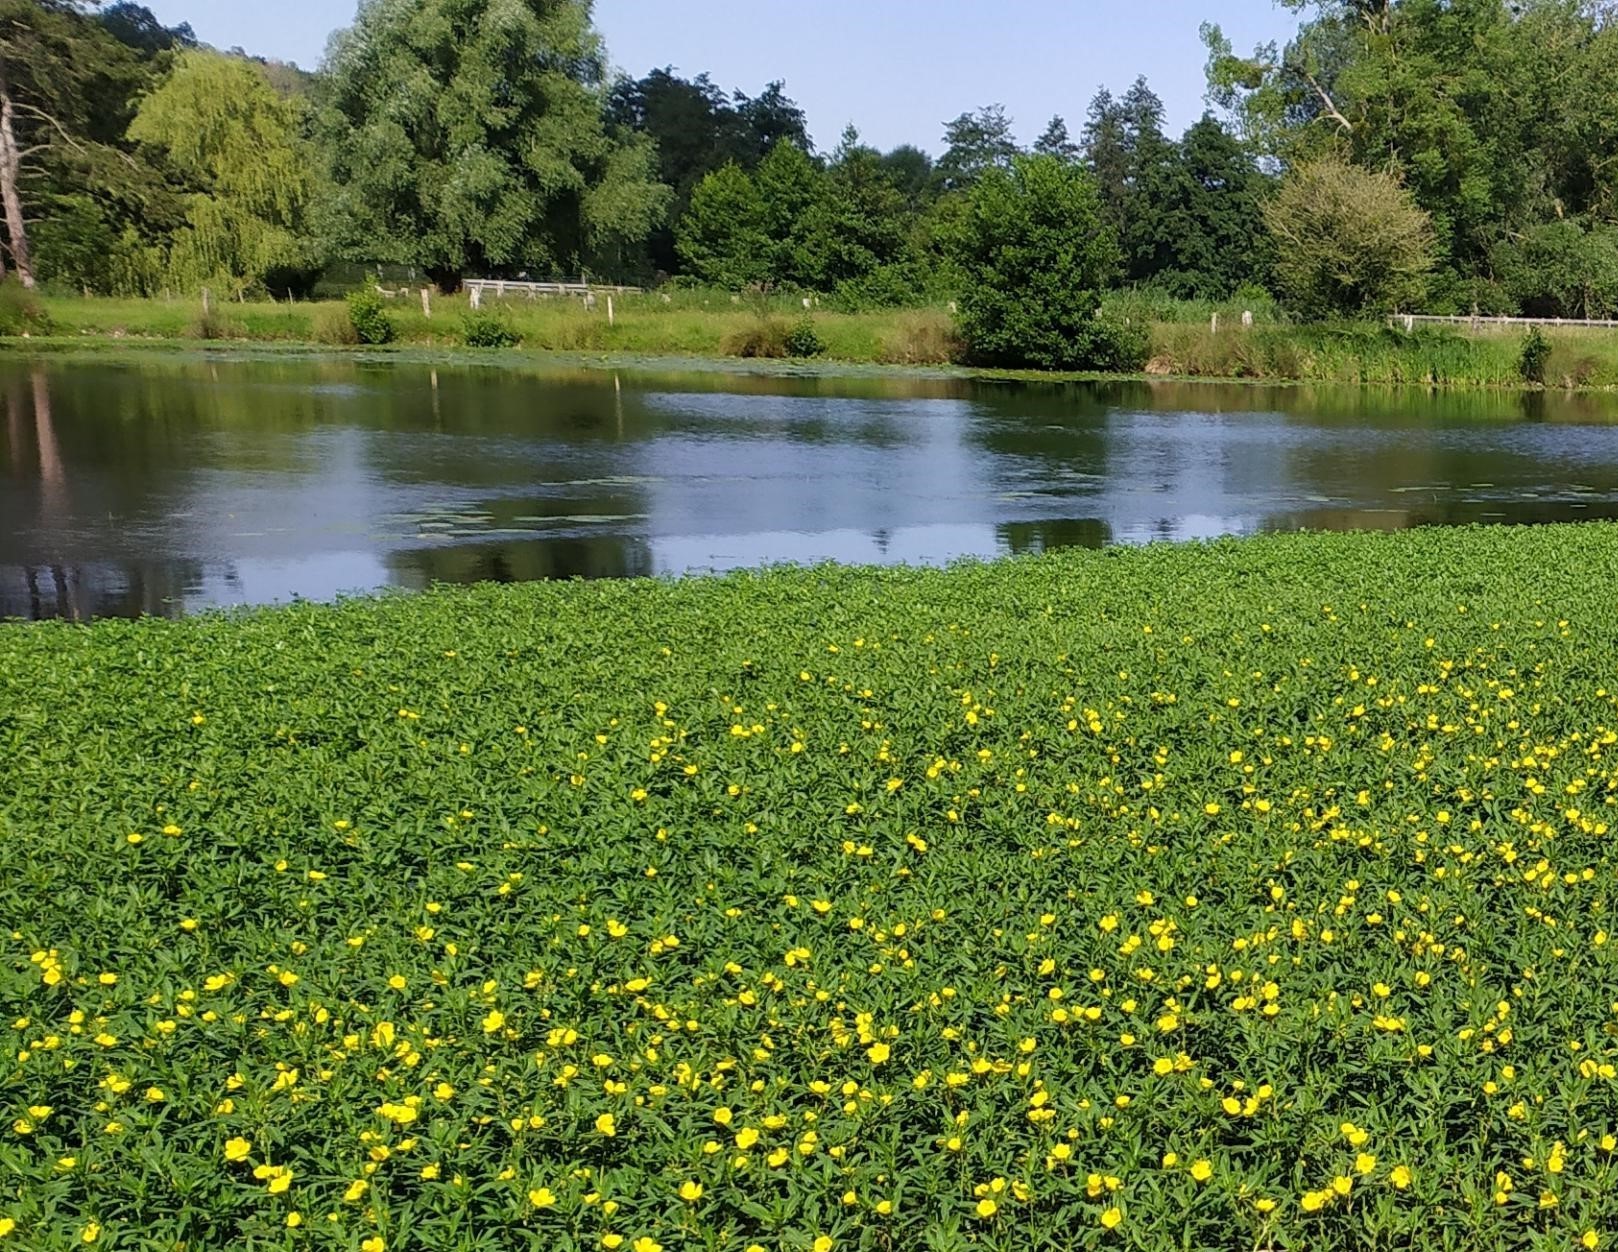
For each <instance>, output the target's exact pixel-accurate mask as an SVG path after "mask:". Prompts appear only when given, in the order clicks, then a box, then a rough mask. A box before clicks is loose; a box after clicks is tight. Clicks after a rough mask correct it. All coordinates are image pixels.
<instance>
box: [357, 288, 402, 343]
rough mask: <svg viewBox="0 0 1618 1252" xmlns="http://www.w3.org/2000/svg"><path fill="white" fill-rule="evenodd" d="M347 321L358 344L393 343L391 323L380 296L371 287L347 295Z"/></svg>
mask: <svg viewBox="0 0 1618 1252" xmlns="http://www.w3.org/2000/svg"><path fill="white" fill-rule="evenodd" d="M348 320H349V323H350V325H352V326H353V328H354V338H355V339H356V340H357V341H358V342H360V343H372V344H376V343H392V342H393V323H392V322H391V321H389V320H388V315H387V312H386V309H385V306H384V305H383V303H382V297H381V295H380V294H378V293H377V292H376V291H375V290H374V289H373V288H371V287H362V288H361V289H360V290H358V291H354V292H350V293H349V296H348Z"/></svg>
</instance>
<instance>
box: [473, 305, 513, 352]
mask: <svg viewBox="0 0 1618 1252" xmlns="http://www.w3.org/2000/svg"><path fill="white" fill-rule="evenodd" d="M461 341H462V342H463V343H465V344H466V346H467V347H469V348H515V347H516V346H517V345H518V344H520V343H521V342H522V336H521V335H519V334H518V333H517V331H516V328H515V327H513V326H512V324H511V320H510V319H509V318H507V317H505V316H504V315H503V314H500V313H497V312H495V311H493V310H492V309H481V310H475V311H472V312H469V313H467V314H466V316H465V317H463V318H462V319H461Z"/></svg>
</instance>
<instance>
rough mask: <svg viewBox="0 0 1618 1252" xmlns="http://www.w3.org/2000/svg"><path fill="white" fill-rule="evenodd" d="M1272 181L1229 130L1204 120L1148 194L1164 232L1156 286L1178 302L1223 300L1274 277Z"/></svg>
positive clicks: (1175, 152)
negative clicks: (1268, 213) (1266, 203)
mask: <svg viewBox="0 0 1618 1252" xmlns="http://www.w3.org/2000/svg"><path fill="white" fill-rule="evenodd" d="M1268 189H1269V180H1268V179H1266V178H1265V177H1264V175H1263V174H1261V173H1260V172H1259V170H1258V168H1257V167H1256V166H1255V165H1254V163H1253V160H1252V157H1251V156H1249V155H1248V153H1247V150H1246V149H1245V148H1244V147H1243V146H1242V144H1241V143H1240V141H1238V140H1237V139H1236V137H1235V136H1234V135H1232V134H1231V133H1230V132H1229V131H1227V130H1226V129H1225V128H1224V127H1223V126H1221V125H1220V124H1219V123H1218V121H1216V120H1215V119H1214V118H1213V117H1212V116H1208V115H1204V116H1203V118H1202V119H1201V120H1200V121H1198V122H1196V123H1194V124H1193V125H1192V126H1191V127H1190V129H1188V130H1187V131H1186V132H1185V135H1184V137H1183V138H1182V139H1181V140H1180V142H1179V143H1178V144H1177V145H1175V146H1174V148H1173V159H1172V161H1170V162H1169V163H1168V164H1167V165H1166V166H1165V167H1164V168H1163V170H1162V172H1161V173H1160V174H1159V175H1158V176H1157V177H1156V178H1155V179H1154V180H1153V181H1152V184H1151V185H1150V186H1148V187H1146V188H1144V189H1143V192H1142V195H1143V197H1144V198H1146V199H1148V200H1151V201H1152V202H1154V203H1155V205H1156V213H1157V217H1158V220H1159V221H1160V222H1161V224H1162V230H1161V234H1160V236H1159V238H1158V241H1157V247H1156V250H1155V264H1156V266H1157V268H1156V269H1155V270H1154V271H1153V272H1152V273H1151V274H1150V275H1149V276H1148V277H1149V278H1150V280H1151V281H1153V282H1155V283H1157V284H1159V285H1160V286H1162V287H1163V288H1164V289H1165V290H1167V291H1169V292H1170V293H1172V294H1174V295H1178V296H1184V297H1193V298H1203V299H1215V300H1220V299H1224V298H1225V297H1227V296H1229V295H1230V294H1231V293H1232V292H1234V291H1235V290H1236V289H1237V288H1238V287H1240V286H1242V285H1243V284H1246V283H1254V284H1264V283H1267V281H1268V279H1269V268H1270V254H1271V248H1270V237H1269V235H1268V233H1267V232H1266V231H1265V229H1264V217H1263V212H1262V207H1261V206H1262V203H1263V199H1264V196H1265V194H1266V193H1267V191H1268Z"/></svg>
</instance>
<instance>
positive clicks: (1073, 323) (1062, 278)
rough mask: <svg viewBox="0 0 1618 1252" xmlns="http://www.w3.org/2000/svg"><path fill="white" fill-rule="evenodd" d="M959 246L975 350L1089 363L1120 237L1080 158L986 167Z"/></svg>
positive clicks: (1098, 348)
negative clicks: (1079, 163)
mask: <svg viewBox="0 0 1618 1252" xmlns="http://www.w3.org/2000/svg"><path fill="white" fill-rule="evenodd" d="M955 249H956V261H957V264H958V265H959V267H960V271H961V274H962V276H963V282H964V285H963V286H962V288H961V296H960V310H961V330H962V334H963V335H964V337H965V339H966V342H967V344H968V346H969V347H970V349H971V351H972V353H973V354H974V355H975V356H976V357H978V358H980V359H981V360H983V361H986V362H989V363H992V364H996V365H1033V366H1038V367H1040V368H1043V369H1086V368H1089V367H1090V366H1091V365H1092V364H1093V362H1094V361H1095V360H1096V359H1097V356H1098V354H1100V353H1102V352H1103V351H1104V350H1105V349H1104V348H1103V345H1102V343H1101V338H1100V335H1099V332H1098V326H1097V322H1096V313H1097V311H1098V310H1099V308H1100V304H1101V295H1100V292H1101V289H1102V287H1103V286H1105V284H1106V283H1107V281H1108V280H1109V279H1110V278H1111V277H1112V274H1113V273H1114V270H1115V267H1116V265H1117V261H1118V251H1117V241H1116V239H1115V238H1114V237H1113V234H1112V231H1111V228H1110V227H1109V226H1108V225H1107V223H1106V221H1105V220H1104V218H1103V216H1102V209H1101V201H1100V196H1099V195H1098V193H1097V190H1096V184H1095V181H1094V179H1093V178H1092V177H1091V176H1090V174H1089V173H1088V172H1086V171H1085V170H1084V169H1083V168H1081V167H1079V166H1076V165H1073V164H1070V163H1068V162H1065V161H1063V160H1061V159H1060V158H1058V157H1054V156H1030V157H1019V158H1017V159H1016V160H1015V161H1014V162H1013V163H1012V167H1011V169H1010V170H1009V171H1006V170H991V171H989V172H988V173H986V174H984V175H983V176H982V177H981V178H980V179H979V180H978V181H977V183H976V185H975V186H974V187H973V189H972V192H971V197H970V202H969V209H968V212H967V215H966V218H965V221H964V222H963V223H962V227H961V232H960V235H959V237H958V239H957V240H956V242H955Z"/></svg>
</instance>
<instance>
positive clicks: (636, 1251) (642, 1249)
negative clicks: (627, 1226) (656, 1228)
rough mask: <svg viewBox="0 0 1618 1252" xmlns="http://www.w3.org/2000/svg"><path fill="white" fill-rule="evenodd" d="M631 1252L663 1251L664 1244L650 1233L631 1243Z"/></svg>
mask: <svg viewBox="0 0 1618 1252" xmlns="http://www.w3.org/2000/svg"><path fill="white" fill-rule="evenodd" d="M630 1252H663V1245H662V1244H661V1243H659V1242H658V1241H657V1240H656V1239H654V1238H652V1237H651V1236H650V1235H642V1236H641V1237H640V1238H639V1239H637V1240H635V1242H634V1243H632V1244H631V1245H630Z"/></svg>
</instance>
